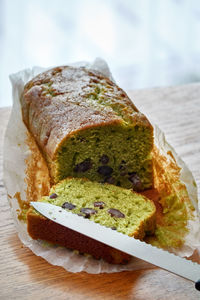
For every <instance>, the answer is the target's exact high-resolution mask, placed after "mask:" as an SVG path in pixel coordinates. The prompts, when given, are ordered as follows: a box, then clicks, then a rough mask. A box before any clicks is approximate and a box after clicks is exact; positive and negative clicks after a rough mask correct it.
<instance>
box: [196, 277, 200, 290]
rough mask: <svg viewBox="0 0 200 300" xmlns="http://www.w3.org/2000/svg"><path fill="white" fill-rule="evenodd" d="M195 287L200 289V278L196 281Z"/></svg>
mask: <svg viewBox="0 0 200 300" xmlns="http://www.w3.org/2000/svg"><path fill="white" fill-rule="evenodd" d="M195 288H196V289H197V290H198V291H200V279H199V280H197V281H196V282H195Z"/></svg>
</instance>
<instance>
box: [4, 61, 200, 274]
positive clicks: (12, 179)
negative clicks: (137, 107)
mask: <svg viewBox="0 0 200 300" xmlns="http://www.w3.org/2000/svg"><path fill="white" fill-rule="evenodd" d="M73 65H77V66H86V67H87V68H90V69H96V70H98V71H100V72H101V73H103V74H104V75H106V76H107V77H110V79H112V80H113V78H112V75H111V73H110V70H109V68H108V66H107V64H106V62H105V61H103V60H102V59H96V60H95V61H94V62H93V63H92V64H90V63H85V62H79V63H76V64H73ZM42 71H44V69H42V68H39V67H34V68H33V69H26V70H23V71H20V72H18V73H16V74H12V75H11V76H10V80H11V83H12V88H13V107H12V113H11V116H10V120H9V123H8V127H7V130H6V134H5V141H4V182H5V186H6V189H7V194H8V201H9V204H10V207H11V211H12V215H13V219H14V222H15V225H16V229H17V232H18V235H19V238H20V240H21V241H22V243H23V244H24V245H26V246H27V247H29V248H30V249H31V250H32V251H33V252H34V253H35V254H36V255H38V256H41V257H43V258H44V259H46V260H47V261H48V262H49V263H51V264H53V265H57V266H62V267H63V268H65V269H66V270H67V271H70V272H80V271H85V272H88V273H95V274H98V273H101V272H108V273H111V272H119V271H123V270H136V269H142V268H149V267H151V268H152V267H153V266H152V265H150V264H148V263H145V262H144V261H141V260H139V259H136V258H133V259H132V260H131V262H130V263H129V264H127V265H110V264H108V263H106V262H104V261H102V260H99V261H98V260H95V259H93V258H91V257H90V256H84V255H78V254H77V253H76V252H75V251H71V250H68V249H66V248H63V247H59V246H50V245H48V244H45V243H43V242H39V241H35V240H32V239H31V238H30V237H29V235H28V234H27V230H26V224H25V223H24V222H22V221H20V220H19V218H18V213H19V210H20V207H19V203H18V200H19V197H17V195H18V196H19V195H20V199H22V200H24V201H26V199H27V195H26V191H27V184H26V180H25V179H26V168H27V164H26V160H27V159H28V158H29V157H30V156H31V149H30V148H29V146H28V145H27V143H26V142H25V141H26V139H27V129H26V127H25V125H24V123H23V122H22V117H21V107H20V102H19V99H20V95H21V93H22V91H23V88H24V84H25V83H26V82H27V81H29V80H30V79H32V78H33V77H34V76H36V75H37V74H38V73H40V72H42ZM154 135H155V136H154V139H155V147H156V148H155V149H159V153H160V155H162V156H163V157H165V158H166V160H165V164H166V166H168V165H169V164H173V166H175V168H176V167H177V168H178V167H180V174H179V175H178V176H179V177H180V178H179V179H180V181H181V182H182V184H183V185H185V186H186V189H187V192H188V195H189V201H191V203H192V204H193V206H194V207H195V211H194V212H193V215H194V218H193V220H189V221H188V228H189V233H188V235H187V236H186V238H185V243H184V245H183V246H182V247H181V248H180V249H170V251H173V252H174V253H176V254H178V255H181V256H190V255H192V253H193V251H194V250H195V249H200V226H199V217H198V199H197V187H196V185H195V181H194V178H193V176H192V174H191V172H190V171H189V169H188V168H187V166H186V165H185V163H184V162H183V161H182V160H181V158H180V157H178V156H177V154H176V152H175V151H174V149H173V148H172V147H171V146H170V145H169V144H168V143H167V142H166V140H165V136H164V134H163V133H162V132H161V131H160V129H159V128H158V127H157V126H154ZM156 151H157V150H156ZM155 156H156V154H155ZM37 167H38V169H39V168H40V166H39V165H38V166H37ZM178 169H179V168H178ZM169 172H171V173H173V168H172V170H170V171H169ZM172 175H173V174H172ZM172 177H173V176H172ZM158 181H159V180H158ZM39 184H40V183H39Z"/></svg>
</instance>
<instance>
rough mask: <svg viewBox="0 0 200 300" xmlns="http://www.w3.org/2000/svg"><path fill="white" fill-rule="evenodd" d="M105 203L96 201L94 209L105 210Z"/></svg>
mask: <svg viewBox="0 0 200 300" xmlns="http://www.w3.org/2000/svg"><path fill="white" fill-rule="evenodd" d="M105 205H106V204H105V202H103V201H96V202H94V207H98V208H100V209H102V208H104V207H105Z"/></svg>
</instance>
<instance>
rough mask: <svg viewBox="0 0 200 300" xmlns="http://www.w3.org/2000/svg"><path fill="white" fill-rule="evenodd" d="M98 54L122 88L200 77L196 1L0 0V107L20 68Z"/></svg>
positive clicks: (199, 3) (199, 23)
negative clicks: (13, 77)
mask: <svg viewBox="0 0 200 300" xmlns="http://www.w3.org/2000/svg"><path fill="white" fill-rule="evenodd" d="M95 57H102V58H104V59H105V60H106V61H107V62H108V64H109V66H110V68H111V71H112V73H113V76H114V78H115V79H116V81H117V82H118V83H119V85H120V86H121V87H123V88H124V89H126V90H127V89H135V88H146V87H153V86H164V85H176V84H183V83H188V82H193V81H199V80H200V1H198V0H0V106H8V105H11V87H10V83H9V79H8V76H9V74H10V73H14V72H17V71H19V70H21V69H24V68H27V67H32V66H34V65H38V66H44V67H49V66H54V65H63V64H67V63H70V62H74V61H80V60H81V61H82V60H93V59H95Z"/></svg>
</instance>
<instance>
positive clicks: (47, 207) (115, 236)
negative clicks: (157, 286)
mask: <svg viewBox="0 0 200 300" xmlns="http://www.w3.org/2000/svg"><path fill="white" fill-rule="evenodd" d="M31 205H32V206H33V207H34V208H35V209H36V210H37V211H38V212H39V213H40V214H42V215H43V216H45V217H46V218H48V219H50V220H52V221H54V222H56V223H58V224H61V225H63V226H65V227H68V228H70V229H72V230H75V231H77V232H80V233H81V234H83V235H86V236H88V237H90V238H92V239H95V240H97V241H100V242H102V243H104V244H106V245H109V246H111V247H113V248H116V249H118V250H121V251H123V252H125V253H127V254H130V255H132V256H135V257H137V258H140V259H142V260H144V261H146V262H149V263H151V264H153V265H155V266H158V267H160V268H162V269H165V270H168V271H170V272H172V273H174V274H177V275H179V276H181V277H184V278H186V279H189V280H191V281H194V282H197V281H199V279H200V264H197V263H194V262H192V261H190V260H187V259H185V258H182V257H179V256H176V255H175V254H172V253H169V252H168V251H164V250H162V249H159V248H157V247H154V246H152V245H150V244H147V243H145V242H142V241H140V240H138V239H135V238H133V237H129V236H127V235H125V234H122V233H120V232H118V231H114V230H112V229H111V228H107V227H105V226H102V225H100V224H98V223H95V222H93V221H91V220H88V219H85V218H83V217H80V216H78V215H76V214H73V213H71V212H69V211H67V210H65V209H62V208H61V207H59V206H55V205H52V204H49V203H44V202H31Z"/></svg>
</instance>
